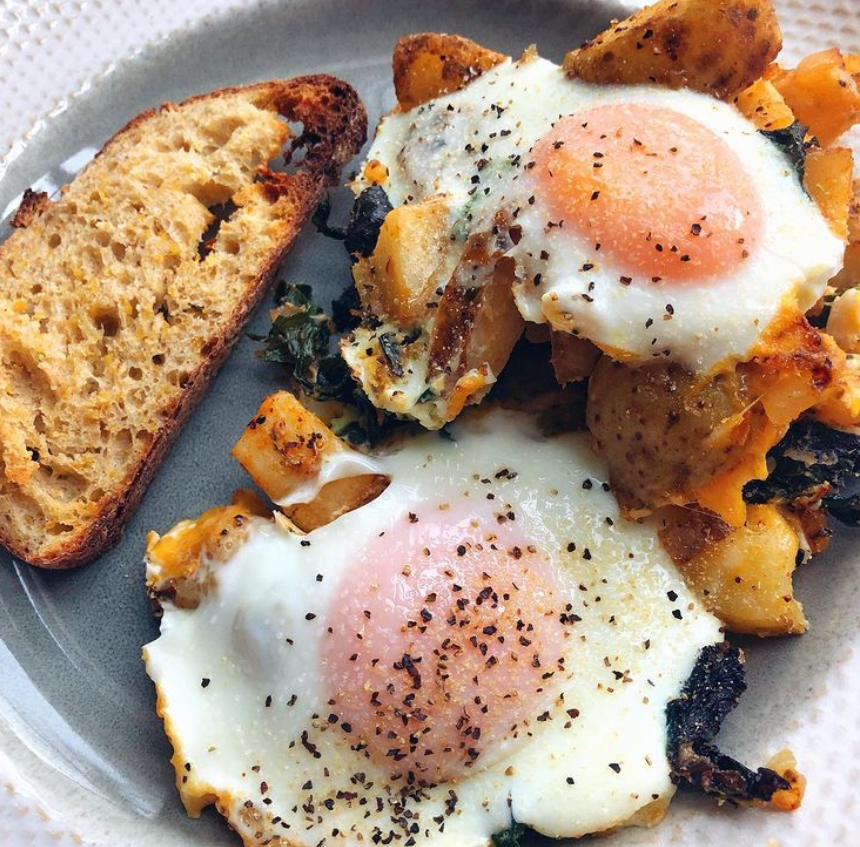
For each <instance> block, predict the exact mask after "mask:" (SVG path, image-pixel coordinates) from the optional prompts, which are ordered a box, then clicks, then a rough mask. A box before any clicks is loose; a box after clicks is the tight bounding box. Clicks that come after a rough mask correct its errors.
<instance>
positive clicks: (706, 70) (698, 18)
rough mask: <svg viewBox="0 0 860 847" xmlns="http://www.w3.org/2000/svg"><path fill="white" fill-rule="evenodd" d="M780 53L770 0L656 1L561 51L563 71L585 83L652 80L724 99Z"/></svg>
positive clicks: (750, 80)
mask: <svg viewBox="0 0 860 847" xmlns="http://www.w3.org/2000/svg"><path fill="white" fill-rule="evenodd" d="M781 47H782V34H781V33H780V29H779V23H778V21H777V18H776V13H775V12H774V9H773V6H772V4H771V2H770V0H660V2H658V3H655V4H654V5H653V6H646V7H645V8H644V9H643V10H642V11H641V12H637V13H636V14H635V15H633V16H631V17H630V18H627V20H624V21H621V23H619V24H616V25H615V26H613V27H612V28H610V29H608V30H606V32H604V33H602V34H601V35H598V36H597V38H595V39H594V40H592V41H589V42H586V43H585V44H584V45H583V46H582V47H581V48H580V49H579V50H574V51H573V52H571V53H568V54H567V56H565V59H564V69H565V70H566V71H567V73H568V74H569V75H570V76H576V77H580V78H581V79H584V80H587V81H588V82H595V83H604V84H605V83H626V84H635V83H644V82H656V83H658V84H660V85H668V86H672V87H674V88H682V87H685V88H693V89H695V90H696V91H705V92H708V93H710V94H713V95H714V96H715V97H719V98H721V99H724V100H728V99H729V98H731V97H734V96H735V95H736V94H737V93H738V92H740V91H743V90H744V89H745V88H747V87H748V86H750V85H751V84H752V83H753V82H754V81H755V80H757V79H758V78H759V77H760V76H761V75H762V74H763V73H764V70H765V68H767V66H768V65H769V64H770V63H771V62H772V61H773V60H774V59H775V58H776V55H777V54H778V53H779V51H780V48H781Z"/></svg>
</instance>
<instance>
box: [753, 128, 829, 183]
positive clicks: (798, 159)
mask: <svg viewBox="0 0 860 847" xmlns="http://www.w3.org/2000/svg"><path fill="white" fill-rule="evenodd" d="M759 131H760V132H761V134H762V135H763V136H764V137H765V138H767V139H769V140H770V141H772V142H773V143H774V144H776V146H777V147H779V148H780V150H782V152H783V153H785V154H786V156H788V158H789V160H790V161H791V164H792V166H793V167H794V170H795V171H796V173H797V177H798V179H799V180H800V184H801V185H803V179H804V177H805V176H806V153H807V151H808V150H809V149H810V148H811V147H814V146H816V145H817V142H815V141H807V140H806V135H807V133H808V132H809V128H808V127H806V126H804V125H803V124H802V123H800V122H799V121H795V122H794V123H793V124H791V126H787V127H785V129H762V130H759Z"/></svg>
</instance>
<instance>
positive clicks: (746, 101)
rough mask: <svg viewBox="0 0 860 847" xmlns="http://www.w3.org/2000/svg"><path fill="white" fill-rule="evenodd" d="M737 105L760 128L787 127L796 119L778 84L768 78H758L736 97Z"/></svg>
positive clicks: (768, 129)
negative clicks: (778, 89)
mask: <svg viewBox="0 0 860 847" xmlns="http://www.w3.org/2000/svg"><path fill="white" fill-rule="evenodd" d="M735 105H736V106H737V107H738V110H739V111H740V113H741V114H742V115H744V117H746V118H748V119H749V120H751V121H752V122H753V123H754V124H755V125H756V126H757V127H758V128H759V129H760V130H764V131H765V132H771V131H773V130H776V129H785V128H786V127H789V126H791V125H792V124H793V123H794V121H795V118H794V113H793V112H792V111H791V109H789V108H788V104H787V103H786V102H785V100H784V99H783V96H782V95H781V94H780V93H779V91H777V88H776V86H775V85H774V84H773V83H772V82H770V81H769V80H766V79H757V80H756V81H755V82H754V83H753V84H752V85H751V86H750V87H749V88H745V89H744V90H743V91H741V93H740V94H738V96H737V97H736V98H735Z"/></svg>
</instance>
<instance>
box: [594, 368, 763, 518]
mask: <svg viewBox="0 0 860 847" xmlns="http://www.w3.org/2000/svg"><path fill="white" fill-rule="evenodd" d="M747 405H748V399H747V397H746V394H745V392H744V390H743V386H742V384H741V382H740V380H739V378H738V377H737V375H736V374H728V375H726V376H725V377H720V378H717V379H716V380H715V381H713V382H711V383H710V384H708V385H707V386H705V387H704V389H701V388H700V387H699V386H698V385H697V384H696V382H695V379H694V377H693V376H692V375H691V374H690V373H689V372H688V371H685V370H684V369H683V368H682V367H680V366H678V365H675V364H659V365H646V366H643V367H639V368H632V367H628V366H626V365H622V364H620V363H618V362H614V361H613V360H612V359H610V358H608V357H606V356H604V357H603V358H602V359H601V360H600V362H598V364H597V367H596V368H595V370H594V373H593V374H592V375H591V380H590V382H589V386H588V405H587V408H586V416H587V421H588V428H589V430H590V431H591V434H592V436H593V438H594V440H595V442H596V447H597V449H598V452H599V453H601V454H602V455H603V456H604V457H605V458H606V459H607V461H608V463H609V468H610V474H611V479H612V486H613V488H614V489H615V492H616V494H617V495H618V500H619V502H620V503H621V505H622V507H623V508H625V509H627V510H631V511H633V510H636V509H640V508H643V507H646V506H647V507H652V506H659V505H666V504H667V503H670V502H673V500H674V499H675V498H676V497H677V495H678V494H680V493H682V492H684V493H686V492H692V491H694V490H695V489H697V488H699V487H700V486H701V485H703V484H704V483H706V482H708V481H709V480H711V479H712V478H713V477H714V476H715V475H716V474H717V473H719V472H720V471H721V470H723V469H724V468H726V467H728V466H729V465H730V463H731V461H732V459H739V458H740V457H741V456H742V454H743V451H744V448H743V445H740V446H738V445H736V444H729V445H715V446H708V441H707V440H708V437H709V436H710V435H711V434H712V433H713V432H714V431H715V430H716V429H717V428H718V427H719V426H720V425H721V424H722V423H723V422H724V421H725V420H727V419H728V418H731V417H732V416H734V415H737V414H738V413H740V412H741V411H742V410H743V409H745V408H746V406H747Z"/></svg>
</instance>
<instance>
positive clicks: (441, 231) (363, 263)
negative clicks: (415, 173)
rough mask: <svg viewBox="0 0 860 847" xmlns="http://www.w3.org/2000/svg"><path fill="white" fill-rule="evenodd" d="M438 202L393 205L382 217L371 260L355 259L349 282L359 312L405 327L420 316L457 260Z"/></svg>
mask: <svg viewBox="0 0 860 847" xmlns="http://www.w3.org/2000/svg"><path fill="white" fill-rule="evenodd" d="M447 219H448V204H447V202H446V200H445V198H444V197H433V198H430V199H429V200H425V201H424V202H423V203H415V204H411V205H408V206H399V207H398V208H396V209H392V210H391V211H390V212H389V213H388V214H387V215H386V216H385V221H384V222H383V224H382V228H381V229H380V231H379V238H378V240H377V242H376V248H375V250H374V251H373V255H372V256H370V257H369V258H367V259H361V260H359V261H358V262H357V263H356V264H355V265H354V266H353V269H352V274H353V279H354V280H355V285H356V288H357V289H358V293H359V296H360V297H361V302H362V304H363V305H364V306H365V308H367V309H369V310H370V311H371V312H372V313H373V314H374V315H376V316H377V317H379V318H382V319H383V320H391V321H395V322H397V323H400V324H403V325H409V324H411V323H414V322H416V321H418V320H420V319H422V318H424V317H426V315H427V312H428V307H427V303H428V302H430V300H431V299H437V300H438V297H436V298H433V297H432V295H433V292H434V291H435V290H436V289H437V288H439V287H443V288H444V286H445V285H447V283H448V280H449V279H450V277H451V273H452V272H453V270H454V268H455V267H456V265H457V260H458V258H459V256H458V255H457V253H456V252H455V251H454V250H452V249H451V242H450V240H449V238H448V234H449V231H450V227H449V226H448V222H447Z"/></svg>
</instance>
